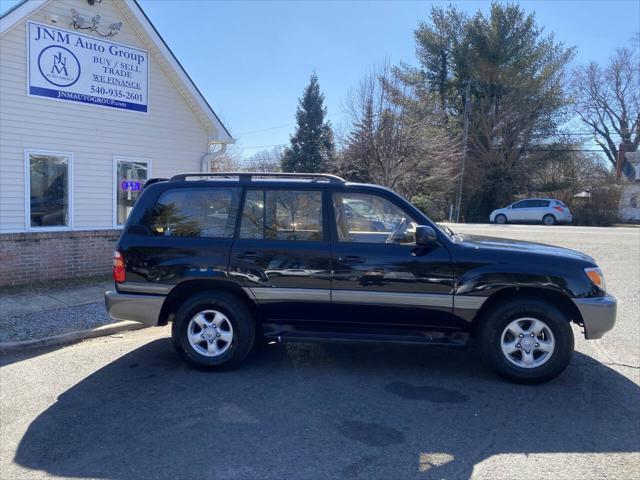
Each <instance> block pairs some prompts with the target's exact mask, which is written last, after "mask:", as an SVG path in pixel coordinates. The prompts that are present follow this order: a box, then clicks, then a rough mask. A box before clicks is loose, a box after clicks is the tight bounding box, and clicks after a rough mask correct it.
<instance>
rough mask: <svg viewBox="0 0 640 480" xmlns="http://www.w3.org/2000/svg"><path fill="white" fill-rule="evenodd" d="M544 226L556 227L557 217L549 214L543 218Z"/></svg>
mask: <svg viewBox="0 0 640 480" xmlns="http://www.w3.org/2000/svg"><path fill="white" fill-rule="evenodd" d="M542 224H543V225H547V226H549V227H550V226H551V225H555V224H556V217H554V216H553V215H551V214H550V213H547V214H546V215H545V216H544V217H542Z"/></svg>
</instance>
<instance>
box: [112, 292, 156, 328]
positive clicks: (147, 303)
mask: <svg viewBox="0 0 640 480" xmlns="http://www.w3.org/2000/svg"><path fill="white" fill-rule="evenodd" d="M164 299H165V297H164V296H163V295H140V294H133V293H120V292H113V291H109V292H107V293H105V294H104V303H105V305H106V306H107V313H108V314H109V317H111V318H112V319H113V320H133V321H134V322H140V323H144V324H145V325H149V326H156V325H158V318H159V317H160V310H161V309H162V304H163V303H164Z"/></svg>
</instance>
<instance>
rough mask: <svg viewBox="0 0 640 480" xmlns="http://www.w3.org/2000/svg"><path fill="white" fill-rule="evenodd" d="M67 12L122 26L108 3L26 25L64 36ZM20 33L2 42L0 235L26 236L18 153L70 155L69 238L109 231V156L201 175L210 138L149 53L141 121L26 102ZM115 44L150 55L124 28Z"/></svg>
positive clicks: (54, 10) (137, 116)
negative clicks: (51, 28) (54, 23)
mask: <svg viewBox="0 0 640 480" xmlns="http://www.w3.org/2000/svg"><path fill="white" fill-rule="evenodd" d="M71 8H75V9H76V10H78V11H79V12H80V13H81V14H82V15H83V16H85V17H89V18H90V17H91V16H93V15H95V14H97V13H98V14H100V15H101V17H102V20H101V23H102V24H103V25H109V24H110V23H112V22H116V21H122V20H123V15H122V13H121V11H120V9H119V8H118V7H117V6H116V5H114V4H113V2H112V0H103V1H102V3H97V4H96V6H95V7H89V6H88V5H87V2H86V1H85V0H57V1H55V2H51V3H49V4H47V5H46V6H45V7H44V8H42V9H41V10H39V11H38V12H36V13H35V14H34V15H32V16H31V17H30V18H29V19H30V20H33V21H37V22H42V23H45V16H46V15H48V14H54V15H58V17H59V18H60V19H61V20H62V21H61V22H60V23H59V24H58V26H60V27H62V28H68V27H67V26H66V25H67V24H68V19H70V9H71ZM25 28H26V24H25V22H21V23H20V24H19V25H17V26H16V27H14V28H13V29H11V30H10V31H8V32H7V33H6V34H5V35H3V36H2V37H1V39H0V232H9V231H23V230H24V229H25V222H24V218H25V211H24V209H25V198H24V187H25V172H24V149H38V150H58V151H65V152H72V153H73V155H74V163H73V167H74V172H73V180H74V182H73V183H74V184H73V188H74V221H73V224H74V229H75V230H85V229H95V228H111V227H112V225H113V193H114V188H115V180H114V178H113V157H114V156H125V157H142V158H149V159H151V160H152V164H153V171H152V174H153V176H156V177H159V176H169V175H172V174H174V173H178V172H181V171H182V172H183V171H199V170H200V159H201V158H202V156H203V155H204V154H205V153H206V151H207V142H208V138H209V137H208V132H207V130H206V128H205V126H204V125H203V123H202V122H201V121H200V120H199V119H198V117H197V115H196V113H195V112H194V111H193V110H192V109H191V108H190V107H189V105H188V103H187V101H186V99H185V98H184V97H183V96H182V95H181V94H180V93H179V91H178V89H177V88H176V87H175V85H174V84H172V82H171V80H170V78H171V77H170V75H168V74H167V73H168V72H166V71H163V70H162V69H161V67H160V64H159V63H158V61H157V59H156V58H155V57H154V55H153V54H152V53H151V52H150V54H149V113H147V114H144V113H138V112H130V111H124V110H118V109H111V108H102V107H97V106H92V105H83V104H78V103H71V102H62V101H56V100H49V99H45V98H36V97H29V96H28V95H27V58H26V57H27V51H26V48H27V47H26V32H25ZM84 33H85V34H86V31H85V32H84ZM114 41H117V42H119V43H124V44H127V45H132V46H137V47H140V48H143V49H146V50H151V46H150V45H146V44H145V43H144V42H143V41H142V39H141V37H140V36H138V35H137V33H136V32H135V30H134V29H133V28H132V25H130V24H128V23H127V22H126V21H125V22H124V25H123V27H122V30H121V31H120V33H119V34H118V35H117V36H116V37H115V38H114Z"/></svg>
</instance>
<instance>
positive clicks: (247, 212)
mask: <svg viewBox="0 0 640 480" xmlns="http://www.w3.org/2000/svg"><path fill="white" fill-rule="evenodd" d="M322 232H323V230H322V192H320V191H311V190H309V191H307V190H248V191H247V195H246V198H245V203H244V209H243V210H242V220H241V223H240V238H244V239H269V240H302V241H304V240H307V241H309V240H322Z"/></svg>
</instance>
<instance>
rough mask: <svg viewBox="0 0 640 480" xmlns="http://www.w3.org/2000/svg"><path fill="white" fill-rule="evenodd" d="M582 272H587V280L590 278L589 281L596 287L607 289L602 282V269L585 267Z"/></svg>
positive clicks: (604, 290)
mask: <svg viewBox="0 0 640 480" xmlns="http://www.w3.org/2000/svg"><path fill="white" fill-rule="evenodd" d="M584 273H586V274H587V277H589V280H591V282H592V283H593V284H594V285H595V286H596V287H598V288H599V289H600V290H602V291H603V292H606V291H607V286H606V284H605V283H604V275H603V274H602V270H600V269H599V268H585V269H584Z"/></svg>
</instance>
